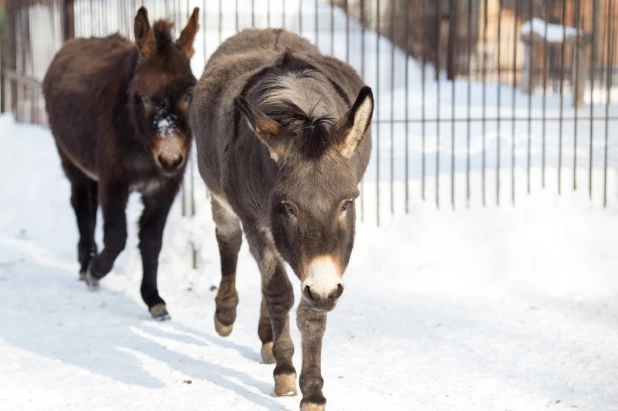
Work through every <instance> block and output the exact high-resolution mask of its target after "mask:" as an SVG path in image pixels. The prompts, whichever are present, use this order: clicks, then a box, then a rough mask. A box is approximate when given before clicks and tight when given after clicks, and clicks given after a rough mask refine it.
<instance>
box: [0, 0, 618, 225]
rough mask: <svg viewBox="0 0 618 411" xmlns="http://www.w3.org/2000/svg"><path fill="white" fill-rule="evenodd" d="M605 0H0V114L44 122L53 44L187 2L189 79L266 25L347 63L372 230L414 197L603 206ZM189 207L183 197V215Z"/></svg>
mask: <svg viewBox="0 0 618 411" xmlns="http://www.w3.org/2000/svg"><path fill="white" fill-rule="evenodd" d="M615 3H616V2H615V1H613V0H475V1H473V0H441V1H433V0H382V1H380V0H373V1H370V0H330V1H317V0H304V1H303V0H296V1H289V0H235V1H233V2H232V1H225V2H224V1H222V0H191V1H185V0H144V1H139V2H138V1H135V0H130V1H124V0H23V1H16V0H7V1H6V4H5V13H4V15H5V21H4V22H3V28H4V30H3V36H2V81H0V84H1V87H2V98H1V101H2V110H3V111H10V112H13V113H14V115H15V116H16V118H17V120H18V121H26V122H35V123H41V124H46V116H45V111H44V109H43V100H42V96H41V90H40V81H41V80H42V78H43V76H44V73H45V70H46V69H47V66H48V64H49V62H50V61H51V59H52V58H53V55H54V53H55V52H56V51H57V50H58V49H59V48H60V46H61V45H62V43H63V42H64V41H65V40H67V39H69V38H72V37H74V36H75V37H84V36H103V35H107V34H111V33H113V32H120V33H121V34H123V35H125V36H127V37H129V38H132V31H133V30H132V22H133V17H134V13H135V11H136V10H137V8H138V7H139V6H141V5H142V4H143V5H145V6H146V7H147V8H148V9H149V11H150V15H151V16H154V17H155V18H156V17H168V18H170V19H172V20H175V21H177V22H178V24H179V25H180V24H183V23H184V22H185V21H186V19H187V18H188V16H189V11H190V9H192V8H193V7H194V6H200V7H201V16H200V21H201V26H202V29H201V31H200V33H199V34H198V36H197V38H196V44H195V48H196V50H197V53H196V55H195V56H194V58H193V60H192V67H193V69H194V72H195V73H196V75H197V76H199V74H200V73H201V71H202V69H203V67H204V64H205V62H206V61H207V59H208V57H209V56H210V54H212V53H213V52H214V50H215V49H216V48H217V46H218V45H219V44H220V42H221V41H223V40H224V39H225V38H227V37H228V36H230V35H232V34H234V33H235V32H236V31H238V30H241V29H243V28H245V27H268V26H278V27H284V28H286V29H288V30H290V31H293V32H296V33H299V34H301V35H303V36H304V37H306V38H308V39H309V40H310V41H312V42H313V43H315V44H316V45H317V46H318V47H319V48H320V49H321V50H322V51H323V52H324V53H326V54H331V55H334V56H336V57H338V58H340V59H342V60H345V61H347V62H348V63H350V64H351V65H352V66H353V67H355V68H356V69H357V70H358V71H359V73H360V74H361V75H362V76H363V77H364V78H365V80H366V82H367V84H369V85H370V86H371V87H372V88H373V89H374V94H375V97H376V107H377V109H376V112H375V114H374V122H373V136H374V139H375V140H374V151H373V153H372V160H371V163H370V166H369V168H368V171H367V174H366V176H365V179H364V180H363V183H362V187H361V192H362V196H361V214H362V216H363V218H364V219H366V220H375V221H376V222H377V223H378V224H379V223H380V220H381V219H383V218H385V217H387V216H388V215H391V214H399V213H406V212H409V211H410V208H411V205H412V204H414V203H415V202H416V201H422V200H425V201H432V202H434V203H435V204H436V206H438V207H442V206H445V205H447V204H448V205H449V206H450V207H453V208H458V207H466V206H471V205H476V204H478V205H483V206H486V205H491V204H496V205H500V204H505V203H512V204H515V203H516V200H517V198H520V197H522V196H524V195H526V194H527V193H531V192H534V191H539V190H542V189H545V190H552V191H555V192H556V193H558V194H559V193H564V192H566V191H567V190H568V191H570V190H578V191H579V190H581V191H587V194H588V196H589V197H590V199H591V200H592V201H593V202H595V203H598V204H603V205H605V204H607V201H612V200H613V199H615V198H616V197H618V177H617V175H618V174H617V173H616V170H617V169H618V156H617V153H616V150H617V149H618V141H615V140H616V139H615V137H614V134H615V133H613V130H615V127H616V124H617V123H616V121H617V120H618V75H617V74H618V72H617V71H618V64H617V62H618V41H617V40H618V4H615ZM190 171H191V172H193V170H190ZM193 174H195V175H197V173H193ZM192 183H193V180H191V184H188V185H187V186H188V187H192V185H193V184H192ZM185 194H186V193H185ZM192 196H193V194H192V193H188V194H187V195H185V196H183V199H184V200H185V201H184V203H185V204H187V207H189V204H193V203H194V201H195V200H194V199H193V198H192ZM188 212H189V213H191V212H192V211H188Z"/></svg>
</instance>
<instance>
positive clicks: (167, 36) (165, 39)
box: [152, 19, 174, 52]
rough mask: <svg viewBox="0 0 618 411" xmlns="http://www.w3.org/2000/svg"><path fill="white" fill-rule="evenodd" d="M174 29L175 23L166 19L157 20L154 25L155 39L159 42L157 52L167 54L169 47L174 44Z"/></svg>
mask: <svg viewBox="0 0 618 411" xmlns="http://www.w3.org/2000/svg"><path fill="white" fill-rule="evenodd" d="M173 28H174V22H171V21H169V20H166V19H161V20H156V21H155V22H154V24H153V27H152V29H153V32H154V37H155V40H156V42H157V50H158V51H162V52H165V51H166V50H167V47H169V46H171V45H172V44H174V40H173V38H172V29H173Z"/></svg>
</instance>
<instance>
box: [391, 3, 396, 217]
mask: <svg viewBox="0 0 618 411" xmlns="http://www.w3.org/2000/svg"><path fill="white" fill-rule="evenodd" d="M390 14H391V19H390V20H391V21H390V25H391V27H390V36H391V130H390V131H391V152H390V155H391V214H395V121H394V120H395V2H394V0H391V13H390Z"/></svg>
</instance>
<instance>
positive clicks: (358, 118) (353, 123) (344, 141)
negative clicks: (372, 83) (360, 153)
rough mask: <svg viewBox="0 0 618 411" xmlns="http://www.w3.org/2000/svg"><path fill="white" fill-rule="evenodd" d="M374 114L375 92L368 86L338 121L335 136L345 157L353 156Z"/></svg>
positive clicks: (338, 146)
mask: <svg viewBox="0 0 618 411" xmlns="http://www.w3.org/2000/svg"><path fill="white" fill-rule="evenodd" d="M372 114H373V93H372V92H371V89H370V88H369V87H367V86H365V87H363V88H362V89H361V90H360V92H359V93H358V97H357V98H356V101H355V102H354V105H353V106H352V108H351V109H350V111H348V112H347V113H346V114H345V115H344V116H343V118H341V120H339V123H337V125H336V126H335V127H336V131H335V136H336V138H337V141H338V143H337V148H338V149H339V152H340V153H341V155H342V156H344V157H345V158H352V156H353V155H354V153H355V152H356V149H357V148H358V146H359V144H360V142H361V141H362V139H363V137H364V136H365V132H367V129H368V128H369V124H371V116H372Z"/></svg>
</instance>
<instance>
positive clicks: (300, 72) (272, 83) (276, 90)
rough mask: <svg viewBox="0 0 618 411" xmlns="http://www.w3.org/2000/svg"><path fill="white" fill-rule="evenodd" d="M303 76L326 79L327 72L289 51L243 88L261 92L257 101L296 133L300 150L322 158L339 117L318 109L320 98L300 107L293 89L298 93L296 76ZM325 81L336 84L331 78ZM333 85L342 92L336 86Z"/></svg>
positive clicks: (265, 111) (267, 112) (280, 122)
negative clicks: (278, 61)
mask: <svg viewBox="0 0 618 411" xmlns="http://www.w3.org/2000/svg"><path fill="white" fill-rule="evenodd" d="M302 78H307V79H312V80H315V81H324V78H325V76H324V75H323V74H322V73H321V72H320V71H319V70H318V69H317V68H316V67H314V66H313V65H311V64H310V63H308V62H306V61H304V60H302V59H299V58H296V57H294V56H291V54H290V53H289V52H286V53H284V56H283V60H282V61H281V63H280V64H278V65H276V66H272V67H269V68H267V69H265V70H262V71H261V72H259V73H258V74H256V75H255V76H254V77H253V78H251V79H250V80H249V82H248V83H247V85H246V87H245V90H243V91H245V92H248V89H249V88H253V93H255V95H257V96H258V99H257V101H256V103H257V105H258V106H259V107H260V108H261V109H262V110H263V112H264V113H265V114H266V115H268V116H269V117H270V118H272V119H273V120H275V121H277V122H278V123H279V124H280V125H282V126H284V127H285V128H286V129H287V130H289V131H290V132H291V133H293V134H294V136H295V137H296V139H297V142H298V147H299V149H300V152H301V154H303V155H304V156H305V157H308V158H319V157H321V156H322V155H323V154H324V152H325V151H326V149H327V147H328V145H329V143H330V140H329V134H330V133H329V131H330V129H331V127H332V126H333V125H334V124H335V122H336V118H335V117H334V116H332V115H331V114H324V113H322V114H320V113H317V112H316V111H317V108H318V105H319V104H320V101H318V102H316V103H315V104H313V106H303V107H301V106H300V105H302V104H300V102H298V100H297V102H294V101H293V100H292V98H290V94H291V93H296V91H295V90H293V87H294V85H293V80H295V79H302ZM325 83H326V84H331V85H333V84H332V81H331V80H329V79H327V81H325ZM334 88H335V91H336V92H337V93H339V90H338V89H337V87H336V86H334ZM286 92H287V93H286ZM290 92H291V93H290ZM286 94H287V96H286Z"/></svg>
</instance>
